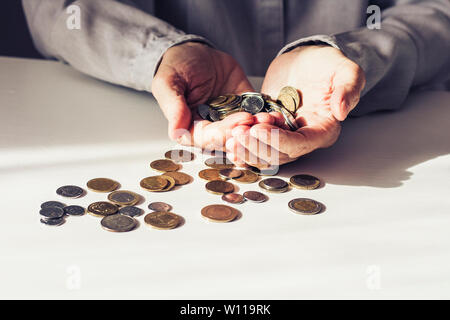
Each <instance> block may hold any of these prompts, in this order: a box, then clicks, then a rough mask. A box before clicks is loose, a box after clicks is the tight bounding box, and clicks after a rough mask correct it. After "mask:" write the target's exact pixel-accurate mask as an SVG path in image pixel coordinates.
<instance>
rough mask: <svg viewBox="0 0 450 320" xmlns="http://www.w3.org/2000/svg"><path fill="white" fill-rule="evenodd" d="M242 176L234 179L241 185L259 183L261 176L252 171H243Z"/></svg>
mask: <svg viewBox="0 0 450 320" xmlns="http://www.w3.org/2000/svg"><path fill="white" fill-rule="evenodd" d="M241 171H242V175H241V176H240V177H237V178H235V179H234V181H237V182H240V183H254V182H256V181H258V179H259V175H258V174H256V173H254V172H253V171H251V170H241Z"/></svg>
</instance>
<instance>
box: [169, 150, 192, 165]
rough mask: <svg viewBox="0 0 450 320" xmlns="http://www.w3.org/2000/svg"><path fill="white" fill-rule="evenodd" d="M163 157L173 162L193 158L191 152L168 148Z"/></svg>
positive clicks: (186, 160) (187, 160)
mask: <svg viewBox="0 0 450 320" xmlns="http://www.w3.org/2000/svg"><path fill="white" fill-rule="evenodd" d="M164 157H166V158H167V159H170V160H173V161H175V162H189V161H192V160H194V159H195V155H194V154H193V153H192V152H190V151H187V150H182V149H177V150H169V151H167V152H166V153H165V154H164Z"/></svg>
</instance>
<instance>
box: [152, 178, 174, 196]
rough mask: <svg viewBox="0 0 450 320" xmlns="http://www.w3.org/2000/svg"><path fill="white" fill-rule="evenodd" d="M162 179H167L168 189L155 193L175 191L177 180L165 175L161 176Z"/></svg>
mask: <svg viewBox="0 0 450 320" xmlns="http://www.w3.org/2000/svg"><path fill="white" fill-rule="evenodd" d="M161 177H162V178H164V179H166V180H167V182H168V183H167V185H166V187H165V188H164V189H162V190H155V192H165V191H170V190H172V189H173V187H174V186H175V184H176V183H175V179H174V178H172V177H169V176H165V175H162V176H161Z"/></svg>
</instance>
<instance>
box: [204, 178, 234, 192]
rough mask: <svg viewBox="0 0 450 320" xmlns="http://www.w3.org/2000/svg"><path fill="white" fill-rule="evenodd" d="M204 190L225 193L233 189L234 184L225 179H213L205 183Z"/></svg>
mask: <svg viewBox="0 0 450 320" xmlns="http://www.w3.org/2000/svg"><path fill="white" fill-rule="evenodd" d="M205 188H206V191H208V192H210V193H213V194H225V193H230V192H233V191H234V185H233V184H232V183H229V182H227V181H221V180H213V181H210V182H208V183H207V184H206V185H205Z"/></svg>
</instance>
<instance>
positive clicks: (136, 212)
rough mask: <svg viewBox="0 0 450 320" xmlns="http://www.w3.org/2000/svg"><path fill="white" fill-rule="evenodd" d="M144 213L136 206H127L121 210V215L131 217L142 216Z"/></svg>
mask: <svg viewBox="0 0 450 320" xmlns="http://www.w3.org/2000/svg"><path fill="white" fill-rule="evenodd" d="M143 212H144V211H143V210H142V209H141V208H138V207H135V206H126V207H123V208H120V209H119V213H120V214H124V215H126V216H129V217H137V216H140V215H141V214H142V213H143Z"/></svg>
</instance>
